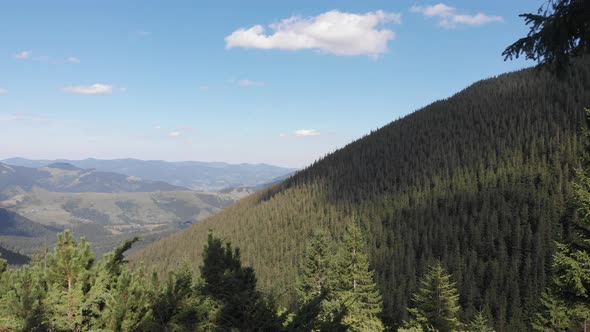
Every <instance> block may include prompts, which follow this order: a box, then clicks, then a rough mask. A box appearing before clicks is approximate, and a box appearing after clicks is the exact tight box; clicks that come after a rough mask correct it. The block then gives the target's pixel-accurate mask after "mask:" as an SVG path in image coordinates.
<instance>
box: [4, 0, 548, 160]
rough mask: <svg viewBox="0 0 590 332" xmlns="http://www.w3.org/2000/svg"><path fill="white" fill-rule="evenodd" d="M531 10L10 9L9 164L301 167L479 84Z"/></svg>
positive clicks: (453, 5)
mask: <svg viewBox="0 0 590 332" xmlns="http://www.w3.org/2000/svg"><path fill="white" fill-rule="evenodd" d="M541 4H542V2H541V1H537V0H526V1H487V0H486V1H483V0H482V1H474V0H469V1H447V0H445V1H444V2H442V3H441V2H428V1H391V0H390V1H371V0H369V1H358V0H355V1H324V0H321V1H318V0H313V1H297V2H295V1H292V2H287V1H276V0H275V1H248V2H245V1H225V0H221V1H220V0H218V1H210V2H205V1H175V0H170V1H146V0H142V1H120V0H112V1H108V0H103V1H92V2H90V1H78V0H76V1H59V0H53V1H41V0H39V1H26V0H18V1H17V0H14V1H3V2H1V3H0V41H1V42H0V158H8V157H15V156H21V157H28V158H47V159H55V158H70V159H81V158H86V157H95V158H105V159H110V158H128V157H129V158H139V159H162V160H201V161H226V162H232V163H241V162H248V163H270V164H275V165H281V166H291V167H302V166H305V165H307V164H309V163H310V162H312V161H313V160H316V159H318V158H319V157H321V156H323V155H325V154H326V153H329V152H331V151H334V150H335V149H337V148H339V147H342V146H344V145H346V144H347V143H349V142H350V141H352V140H354V139H356V138H359V137H361V136H363V135H365V134H367V133H369V132H370V131H371V130H374V129H377V128H379V127H381V126H384V125H386V124H387V123H389V122H391V121H393V120H395V119H397V118H400V117H402V116H404V115H406V114H408V113H410V112H413V111H415V110H417V109H419V108H420V107H422V106H425V105H427V104H429V103H431V102H432V101H434V100H437V99H441V98H446V97H448V96H450V95H452V94H454V93H455V92H458V91H459V90H461V89H463V88H465V87H466V86H468V85H469V84H471V83H473V82H475V81H477V80H480V79H484V78H488V77H490V76H494V75H497V74H500V73H503V72H507V71H512V70H516V69H519V68H523V67H527V66H531V65H533V63H531V62H525V61H524V60H518V61H509V62H504V61H503V58H502V56H501V55H500V54H501V52H502V50H503V49H504V48H505V47H506V46H507V45H508V44H510V43H511V42H513V41H515V40H516V39H517V38H519V37H521V36H523V35H524V34H526V32H527V28H526V27H525V26H524V24H523V22H522V19H521V18H519V17H518V14H520V13H523V12H532V11H535V10H536V9H537V7H539V6H540V5H541Z"/></svg>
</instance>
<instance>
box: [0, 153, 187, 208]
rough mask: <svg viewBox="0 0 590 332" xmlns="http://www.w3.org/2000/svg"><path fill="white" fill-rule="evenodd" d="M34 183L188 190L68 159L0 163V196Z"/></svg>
mask: <svg viewBox="0 0 590 332" xmlns="http://www.w3.org/2000/svg"><path fill="white" fill-rule="evenodd" d="M34 187H39V188H43V189H45V190H48V191H52V192H69V193H82V192H95V193H117V192H152V191H177V190H187V189H186V188H184V187H180V186H174V185H171V184H168V183H165V182H162V181H152V180H144V179H141V178H138V177H131V176H127V175H123V174H118V173H114V172H101V171H97V170H96V169H82V168H78V167H75V166H74V165H71V164H68V163H63V162H59V163H52V164H49V165H47V166H43V167H39V168H29V167H23V166H12V165H7V164H1V163H0V199H8V198H10V197H13V196H15V195H18V194H22V193H24V192H30V191H31V190H32V189H33V188H34Z"/></svg>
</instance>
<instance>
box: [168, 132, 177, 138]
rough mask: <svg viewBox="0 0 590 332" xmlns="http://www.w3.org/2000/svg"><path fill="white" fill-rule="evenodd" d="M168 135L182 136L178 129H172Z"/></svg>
mask: <svg viewBox="0 0 590 332" xmlns="http://www.w3.org/2000/svg"><path fill="white" fill-rule="evenodd" d="M168 136H170V137H180V132H178V131H171V132H169V133H168Z"/></svg>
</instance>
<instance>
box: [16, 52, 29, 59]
mask: <svg viewBox="0 0 590 332" xmlns="http://www.w3.org/2000/svg"><path fill="white" fill-rule="evenodd" d="M31 55H33V51H22V52H18V53H17V54H15V55H14V58H15V59H26V58H28V57H30V56H31Z"/></svg>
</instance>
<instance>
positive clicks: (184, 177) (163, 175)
mask: <svg viewBox="0 0 590 332" xmlns="http://www.w3.org/2000/svg"><path fill="white" fill-rule="evenodd" d="M2 162H4V163H6V164H9V165H17V166H25V167H30V168H40V167H43V166H45V165H48V164H53V163H61V164H70V165H73V166H76V167H80V168H83V169H97V170H99V171H103V172H114V173H120V174H125V175H127V176H135V177H140V178H143V179H150V180H154V181H163V182H167V183H171V184H173V185H176V186H181V187H186V188H190V189H194V190H204V191H212V190H220V189H224V188H229V187H243V186H246V187H255V186H259V185H263V184H266V183H269V182H272V181H274V180H275V179H276V178H279V177H282V176H285V175H287V174H291V173H293V172H294V171H295V169H290V168H283V167H277V166H272V165H266V164H257V165H253V164H227V163H221V162H199V161H181V162H166V161H160V160H137V159H114V160H100V159H84V160H64V159H61V160H28V159H24V158H11V159H5V160H3V161H2Z"/></svg>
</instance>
